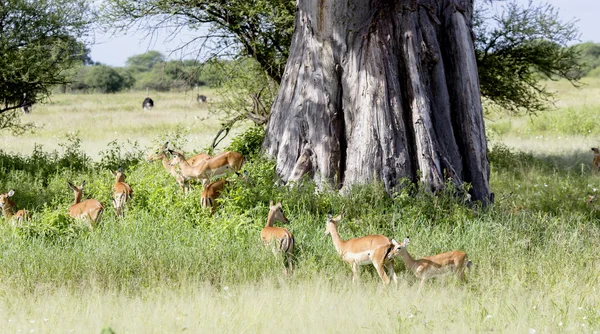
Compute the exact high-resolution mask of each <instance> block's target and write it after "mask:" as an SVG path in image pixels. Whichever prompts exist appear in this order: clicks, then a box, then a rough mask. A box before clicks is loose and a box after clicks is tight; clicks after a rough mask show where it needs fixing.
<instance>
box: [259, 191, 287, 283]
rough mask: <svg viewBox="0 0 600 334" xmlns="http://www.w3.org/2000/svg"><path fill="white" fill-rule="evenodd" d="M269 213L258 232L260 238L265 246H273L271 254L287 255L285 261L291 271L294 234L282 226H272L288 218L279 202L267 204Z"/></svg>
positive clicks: (285, 221)
mask: <svg viewBox="0 0 600 334" xmlns="http://www.w3.org/2000/svg"><path fill="white" fill-rule="evenodd" d="M269 207H270V209H269V215H268V217H267V224H266V225H265V228H263V229H262V231H261V232H260V238H261V239H262V241H263V243H264V244H265V246H269V245H271V246H272V247H273V248H272V250H273V254H276V255H277V254H278V253H279V252H281V253H283V254H284V255H287V262H288V268H289V271H290V272H291V271H292V255H293V253H294V236H293V235H292V233H290V231H288V230H287V229H285V228H282V227H276V226H273V223H274V222H275V221H278V222H281V223H284V224H287V223H288V222H289V220H288V219H287V217H286V216H285V214H284V213H283V208H282V207H281V202H279V203H277V204H273V201H271V203H270V204H269ZM284 269H285V272H286V273H288V269H286V268H285V265H284Z"/></svg>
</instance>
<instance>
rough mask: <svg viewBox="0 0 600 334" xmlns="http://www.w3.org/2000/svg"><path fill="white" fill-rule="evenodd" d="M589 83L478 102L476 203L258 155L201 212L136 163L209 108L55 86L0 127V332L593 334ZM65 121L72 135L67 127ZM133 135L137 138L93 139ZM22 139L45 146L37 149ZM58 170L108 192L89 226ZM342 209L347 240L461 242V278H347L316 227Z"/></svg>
mask: <svg viewBox="0 0 600 334" xmlns="http://www.w3.org/2000/svg"><path fill="white" fill-rule="evenodd" d="M587 84H588V85H587V86H584V87H583V88H582V89H580V90H575V89H573V88H570V87H568V86H567V85H566V84H565V83H563V82H559V83H549V87H551V88H552V89H556V90H557V91H558V96H559V97H560V100H559V102H558V103H557V109H554V110H551V111H549V112H547V113H545V114H543V115H539V116H538V117H537V118H531V119H530V118H527V117H513V118H507V117H500V116H499V115H488V117H487V123H486V124H487V128H488V131H489V137H490V147H489V148H490V163H491V167H492V176H491V182H492V190H493V191H494V192H495V194H496V203H495V204H494V205H492V206H491V207H489V208H485V209H483V208H480V207H466V206H465V205H464V204H463V203H462V202H461V201H460V200H459V199H456V198H454V197H452V196H451V195H450V194H442V195H440V196H437V197H433V196H432V195H430V194H428V193H424V192H420V191H416V190H414V189H411V188H410V187H409V188H406V189H405V190H403V191H402V192H401V193H399V194H398V196H396V197H395V198H394V199H390V198H388V197H386V196H385V195H384V191H383V189H382V187H381V186H380V185H371V186H364V187H356V188H354V189H353V190H352V191H351V192H350V193H349V194H348V195H347V196H345V197H342V196H340V195H338V194H336V193H332V192H315V187H314V186H313V185H311V184H305V185H303V186H302V187H299V188H297V187H295V188H287V187H277V186H275V185H274V183H275V181H276V176H275V174H274V166H273V165H272V163H271V162H269V161H265V160H261V159H254V160H252V161H249V162H248V163H247V165H246V167H245V169H246V170H248V172H249V174H250V176H251V178H252V180H251V182H250V183H246V182H245V181H242V180H239V179H237V178H236V177H231V181H232V182H231V185H230V187H229V188H228V190H227V191H226V193H225V194H223V196H222V198H221V200H220V202H219V208H218V210H217V212H216V214H215V215H213V216H211V215H210V214H209V213H208V212H204V211H203V210H202V209H201V208H200V205H199V198H200V193H201V190H200V189H198V187H196V188H195V189H194V190H193V191H192V193H190V194H189V195H188V196H186V197H184V196H182V195H181V194H180V193H179V189H178V187H177V185H176V184H175V182H174V179H173V178H172V177H171V176H169V175H167V174H166V173H165V172H164V170H163V169H162V167H161V166H159V165H158V164H151V163H147V162H145V161H143V160H142V161H138V160H136V159H135V157H138V158H139V157H140V156H143V155H145V154H146V150H145V146H146V145H154V143H159V142H161V140H164V139H165V136H168V135H174V136H183V138H178V139H177V141H178V142H185V147H184V148H185V149H186V150H188V151H191V150H194V149H198V150H199V149H201V148H203V147H206V146H208V145H209V144H210V141H211V140H212V136H213V134H214V132H215V131H216V130H217V129H218V126H217V125H218V118H217V117H215V116H211V117H210V118H209V119H207V120H205V117H207V116H209V114H208V111H207V109H206V108H204V107H201V106H198V105H196V104H194V103H193V101H191V99H190V97H189V96H188V97H185V96H183V97H182V96H181V95H177V94H174V93H170V94H164V95H160V96H158V97H157V98H156V99H155V101H157V102H156V103H157V107H156V108H155V109H154V110H153V111H152V112H150V113H147V112H143V111H141V107H140V108H138V104H141V101H138V100H140V98H139V96H136V94H134V93H128V94H118V95H108V96H106V95H78V96H74V95H58V96H55V97H54V98H53V101H54V104H52V105H48V106H38V107H37V108H35V109H34V113H33V114H31V115H30V116H29V117H30V118H31V120H32V121H35V122H36V123H39V124H42V123H43V124H45V126H44V128H43V129H40V130H39V132H38V134H37V135H26V136H24V137H22V138H16V139H15V138H10V137H6V136H4V137H3V140H4V144H3V145H4V146H3V148H4V149H3V151H4V152H2V153H1V154H0V170H1V171H2V172H1V173H0V191H2V192H6V191H8V189H14V190H15V192H16V193H15V196H14V201H15V202H16V203H17V207H18V208H26V209H28V210H30V211H31V212H32V214H33V219H32V221H31V222H30V223H28V224H25V225H24V226H20V227H13V226H11V225H10V224H8V223H5V224H2V225H1V226H0V254H1V256H0V296H1V297H0V331H2V332H22V333H29V332H43V333H50V332H52V333H53V332H61V333H64V332H76V333H90V332H91V333H93V332H100V331H101V330H102V329H103V328H111V329H112V330H114V331H115V332H116V333H173V332H182V331H187V332H192V333H197V332H251V333H255V332H310V333H314V332H319V333H320V332H327V333H329V332H336V333H337V332H375V331H380V332H409V333H413V332H425V333H449V332H450V333H466V332H492V331H493V332H502V333H560V332H577V333H580V332H583V333H596V332H598V331H600V291H598V290H600V276H599V274H598V273H599V272H600V256H599V254H600V242H599V241H600V224H599V219H600V201H599V202H592V203H588V202H587V199H588V196H589V195H593V194H596V193H598V191H599V190H600V178H599V177H600V176H597V175H594V174H593V173H592V172H591V159H592V154H591V152H590V151H589V150H590V147H591V145H595V138H596V137H597V135H598V134H599V133H598V132H599V131H600V130H596V129H597V128H598V127H596V126H595V122H597V120H598V119H599V118H598V114H599V113H600V98H597V96H599V95H598V94H597V93H598V91H599V90H600V81H589V82H587ZM153 98H154V97H153ZM106 99H108V100H109V101H110V102H104V101H106ZM134 99H135V101H133V102H131V103H128V102H127V101H132V100H134ZM159 101H161V102H159ZM134 102H135V103H134ZM138 102H139V103H138ZM74 104H76V105H77V106H74ZM163 108H164V109H163ZM94 116H95V117H96V118H93V117H94ZM196 116H197V119H196ZM572 117H577V118H578V119H581V120H588V121H589V122H590V124H591V127H588V126H587V125H585V124H584V123H574V122H572V120H571V118H572ZM89 118H93V119H95V122H90V121H89ZM68 120H71V121H68ZM75 120H77V121H75ZM569 122H571V123H569ZM598 122H600V121H598ZM123 126H125V127H126V128H127V129H128V130H127V131H123V130H119V129H122V128H123ZM182 127H183V128H184V130H181V128H182ZM187 127H189V129H188V128H187ZM73 130H79V135H78V137H77V138H80V139H81V143H80V145H78V141H77V140H73V138H71V139H65V133H66V132H68V131H73ZM588 130H589V131H588ZM115 132H117V134H115ZM123 132H124V133H126V135H125V134H122V133H123ZM121 135H123V137H121ZM540 136H542V137H541V138H543V140H542V139H540ZM536 137H537V138H536ZM559 137H560V138H559ZM128 138H130V139H132V140H138V141H139V142H140V143H141V148H140V149H136V148H130V147H128V148H123V149H122V151H121V150H119V149H116V148H115V147H112V148H111V149H110V150H109V151H110V152H112V153H110V154H108V153H106V150H107V146H106V145H107V144H108V143H109V142H111V141H113V140H114V139H118V140H119V141H123V140H126V139H128ZM546 138H547V140H546ZM563 138H565V139H564V140H563ZM566 138H568V139H566ZM34 142H36V143H37V142H41V143H43V145H44V146H43V147H44V151H46V152H47V151H49V150H52V149H55V148H56V149H57V150H58V152H57V153H56V154H51V153H44V152H40V151H35V152H34V151H33V143H34ZM59 144H60V145H59ZM233 144H234V145H235V141H234V142H233ZM101 151H104V153H100V152H101ZM126 151H127V152H130V151H131V152H133V153H132V154H131V155H128V156H125V154H124V153H125V152H126ZM84 153H85V154H84ZM86 154H87V155H89V156H91V157H92V158H93V160H90V159H88V158H86V157H85V155H86ZM120 164H122V165H124V166H126V173H127V175H128V178H127V182H128V183H129V184H131V186H132V188H133V189H134V197H133V200H132V201H131V202H130V203H128V206H127V208H126V212H125V213H126V216H125V218H123V219H117V218H116V217H115V213H114V209H112V206H111V205H110V192H111V187H112V184H113V179H112V175H111V174H110V173H109V171H108V169H107V167H114V166H118V165H120ZM67 180H71V181H76V182H81V181H83V180H87V183H88V185H87V187H86V190H85V194H86V195H91V196H92V197H94V198H97V199H99V200H100V201H101V202H103V203H105V206H106V207H107V209H106V211H105V213H104V217H103V219H102V223H101V226H100V227H99V228H98V229H96V230H94V231H93V232H90V231H89V230H88V228H87V227H86V226H84V225H82V224H78V223H74V222H72V221H71V220H70V219H67V217H66V212H67V208H68V206H69V205H70V203H71V201H72V196H73V195H72V192H71V191H70V190H69V189H68V187H67V184H66V181H67ZM270 199H274V200H282V201H283V207H284V210H285V212H286V216H287V217H288V218H289V219H290V221H291V223H290V224H289V225H288V226H287V228H288V229H289V230H290V231H291V232H292V233H293V234H294V236H295V239H296V243H297V248H296V252H295V256H294V265H295V271H294V273H293V275H291V276H285V275H284V274H283V266H282V264H283V261H282V259H277V258H276V257H274V256H273V255H272V254H271V252H270V251H267V250H265V249H264V247H263V246H262V245H261V244H260V241H259V233H260V230H261V229H262V228H263V226H264V224H265V222H266V216H267V212H268V203H269V200H270ZM341 211H344V212H345V217H344V219H343V221H342V223H341V224H340V226H339V230H340V234H341V235H342V237H343V238H351V237H356V236H362V235H366V234H372V233H381V234H385V235H388V236H390V237H395V238H397V239H399V240H401V239H403V238H404V237H405V236H407V235H408V236H410V238H411V245H410V246H409V247H408V249H409V252H410V253H411V254H412V255H413V256H415V257H422V256H426V255H432V254H437V253H441V252H445V251H448V250H452V249H460V250H463V251H465V252H467V253H468V254H469V258H470V259H471V260H472V261H473V263H474V266H473V268H472V270H471V271H470V272H469V273H468V282H467V283H466V284H461V283H460V282H458V280H457V279H456V278H455V277H452V276H449V277H445V278H440V279H435V280H432V281H430V282H428V283H427V285H426V287H425V288H424V289H423V290H422V291H421V292H417V287H418V284H419V282H418V281H417V279H416V278H415V277H414V275H412V274H411V273H409V272H407V271H406V270H405V268H404V264H403V263H402V261H401V260H400V259H396V262H395V270H396V272H397V273H398V274H399V284H398V285H397V286H395V285H393V284H392V285H390V286H389V287H387V288H385V287H383V286H382V284H381V280H380V279H379V277H378V276H377V274H376V272H375V271H374V270H373V268H372V266H370V267H366V266H365V267H363V268H361V281H360V282H359V283H358V284H352V282H351V270H350V267H349V266H348V265H346V264H344V263H343V262H342V261H341V259H340V258H339V256H338V255H337V253H336V252H335V250H334V247H333V245H332V241H331V238H330V237H328V236H325V235H324V233H323V232H324V230H325V216H326V214H327V213H334V214H335V213H338V212H341Z"/></svg>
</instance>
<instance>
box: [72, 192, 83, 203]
mask: <svg viewBox="0 0 600 334" xmlns="http://www.w3.org/2000/svg"><path fill="white" fill-rule="evenodd" d="M82 194H83V192H82V191H76V192H75V201H74V202H73V205H75V204H77V203H79V202H81V195H82Z"/></svg>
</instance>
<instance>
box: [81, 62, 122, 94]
mask: <svg viewBox="0 0 600 334" xmlns="http://www.w3.org/2000/svg"><path fill="white" fill-rule="evenodd" d="M84 81H85V84H86V85H87V86H88V88H90V89H93V90H95V91H97V92H100V93H116V92H118V91H120V90H122V89H123V88H124V85H125V79H123V77H122V76H121V75H120V74H119V73H118V72H117V71H116V70H114V69H113V68H112V67H109V66H106V65H96V66H92V67H91V68H90V69H89V70H88V71H87V73H86V75H85V80H84Z"/></svg>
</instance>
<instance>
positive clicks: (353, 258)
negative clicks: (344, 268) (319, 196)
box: [325, 214, 399, 285]
mask: <svg viewBox="0 0 600 334" xmlns="http://www.w3.org/2000/svg"><path fill="white" fill-rule="evenodd" d="M341 219H342V215H341V214H340V215H339V216H337V217H335V218H333V217H331V215H327V223H326V226H325V234H326V235H327V234H331V240H332V241H333V245H334V246H335V250H336V251H337V252H338V254H339V255H340V256H341V257H342V260H344V261H345V262H347V263H349V264H350V265H351V266H352V274H353V275H352V281H353V282H356V281H358V269H359V266H361V265H367V264H371V263H372V264H373V266H374V267H375V269H376V270H377V274H379V277H381V280H382V281H383V284H384V285H388V284H389V283H390V278H389V277H388V275H386V273H385V270H384V267H385V268H386V269H387V270H388V274H389V276H391V277H392V279H393V280H394V283H398V278H397V277H396V273H395V272H394V263H393V260H394V254H396V251H397V248H398V247H399V245H398V243H397V242H396V241H395V240H392V239H390V238H388V237H386V236H384V235H381V234H373V235H367V236H364V237H360V238H353V239H349V240H343V239H342V238H341V237H340V234H339V233H338V227H337V224H338V223H339V221H340V220H341Z"/></svg>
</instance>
